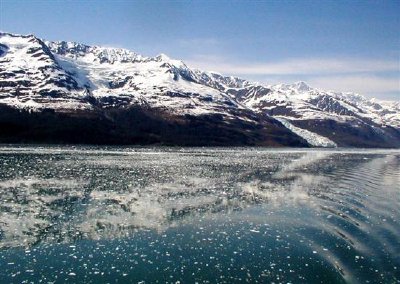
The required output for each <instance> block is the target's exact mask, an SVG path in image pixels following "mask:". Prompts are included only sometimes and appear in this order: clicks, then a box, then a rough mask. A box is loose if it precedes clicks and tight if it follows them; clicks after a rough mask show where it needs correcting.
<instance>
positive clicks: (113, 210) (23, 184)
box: [0, 146, 400, 283]
mask: <svg viewBox="0 0 400 284" xmlns="http://www.w3.org/2000/svg"><path fill="white" fill-rule="evenodd" d="M177 281H180V282H181V283H195V282H198V283H243V282H250V283H269V282H275V283H345V282H347V283H400V152H399V151H379V150H377V151H359V150H357V151H356V150H346V149H342V150H335V151H330V150H296V149H292V150H271V149H242V148H232V149H229V148H225V149H216V148H185V149H180V148H153V149H152V148H97V147H75V148H71V147H69V148H68V147H28V146H25V147H16V146H2V147H0V282H1V283H31V282H34V283H64V282H69V283H75V282H86V283H116V282H118V283H136V282H141V283H157V282H159V283H176V282H177Z"/></svg>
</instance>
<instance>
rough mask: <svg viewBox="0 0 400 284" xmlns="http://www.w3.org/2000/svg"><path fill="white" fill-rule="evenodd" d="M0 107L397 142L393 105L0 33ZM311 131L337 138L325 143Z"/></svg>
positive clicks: (399, 127) (398, 124) (399, 117)
mask: <svg viewBox="0 0 400 284" xmlns="http://www.w3.org/2000/svg"><path fill="white" fill-rule="evenodd" d="M0 104H4V105H9V106H12V107H14V108H20V109H29V110H32V111H42V110H45V109H52V110H56V111H57V112H61V111H66V112H68V111H69V110H72V111H75V110H92V109H99V108H100V109H107V108H114V109H123V108H127V107H129V106H133V105H138V106H146V107H147V108H150V109H157V110H163V111H166V112H168V113H171V114H173V115H178V116H185V115H193V116H201V115H217V116H221V118H222V119H221V121H225V122H226V123H229V121H230V120H240V121H242V122H243V123H247V122H251V123H254V124H257V123H259V122H258V121H259V117H260V116H263V117H265V118H268V119H270V120H271V121H273V119H271V117H274V118H277V119H278V120H279V119H284V121H285V123H283V125H285V127H286V128H287V129H289V130H290V131H292V132H293V133H296V134H297V135H298V136H301V137H303V138H305V139H306V140H307V141H309V143H311V144H313V143H317V144H318V145H324V146H330V145H334V144H337V145H338V146H342V145H343V144H340V143H339V142H338V141H336V140H335V139H340V135H347V134H349V135H353V136H354V139H356V140H358V139H362V138H357V137H367V139H370V137H371V136H374V137H375V138H374V139H375V140H376V141H375V142H374V143H375V144H373V145H379V143H381V142H380V140H379V137H378V136H379V135H381V136H382V135H383V138H382V139H381V140H382V143H389V144H390V145H392V143H391V142H390V141H391V140H394V141H396V140H397V139H400V138H399V137H400V101H399V102H390V101H380V100H377V99H367V98H365V97H364V96H362V95H359V94H355V93H349V92H346V93H341V92H332V91H324V90H320V89H316V88H313V87H311V86H309V85H307V84H306V83H305V82H301V81H300V82H296V83H294V84H275V85H268V84H261V83H257V82H252V81H249V80H245V79H242V78H238V77H233V76H224V75H222V74H219V73H217V72H208V71H201V70H197V69H193V68H190V67H188V66H187V65H186V64H185V63H184V62H183V61H181V60H174V59H171V58H169V57H168V56H166V55H165V54H160V55H158V56H156V57H145V56H142V55H140V54H138V53H135V52H133V51H130V50H128V49H123V48H110V47H101V46H97V45H93V46H90V45H86V44H81V43H76V42H66V41H44V40H41V39H38V38H36V37H35V36H33V35H25V36H21V35H15V34H9V33H0ZM256 117H258V118H256ZM293 121H296V123H295V124H293V123H292V122H293ZM317 124H318V125H320V126H316V125H317ZM279 125H280V124H279ZM280 127H282V126H280ZM318 127H320V128H321V127H323V128H327V127H328V128H329V127H332V132H337V131H338V132H339V133H341V134H340V135H337V136H334V138H332V137H333V136H332V135H331V134H330V133H329V131H328V132H327V131H326V129H325V131H322V130H323V129H318ZM333 128H335V130H334V129H333ZM285 131H287V130H285ZM324 136H329V137H330V139H333V140H335V141H331V140H329V139H328V138H326V137H324ZM321 137H322V138H321ZM315 141H317V142H315ZM348 141H351V140H349V139H348V140H347V142H346V143H348ZM331 142H332V143H331ZM351 143H353V142H351ZM354 143H356V142H354ZM357 143H358V142H357ZM345 145H346V144H345ZM393 145H396V143H394V144H393ZM399 145H400V143H399Z"/></svg>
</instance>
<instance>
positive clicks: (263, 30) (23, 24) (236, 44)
mask: <svg viewBox="0 0 400 284" xmlns="http://www.w3.org/2000/svg"><path fill="white" fill-rule="evenodd" d="M0 30H3V31H8V32H14V33H21V34H27V33H33V34H35V35H37V36H38V37H41V38H45V39H48V40H71V41H78V42H83V43H87V44H98V45H106V46H113V47H124V48H128V49H131V50H134V51H136V52H138V53H140V54H142V55H145V56H153V55H157V54H159V53H165V54H167V55H168V56H170V57H172V58H176V59H182V60H183V61H185V62H186V63H187V64H188V65H189V66H191V67H197V68H200V69H204V70H212V71H218V72H221V73H223V74H226V75H235V76H241V77H244V78H248V79H252V80H256V81H260V82H264V83H278V82H285V83H290V82H294V81H299V80H304V81H306V82H308V83H309V84H310V85H312V86H315V87H319V88H326V89H334V90H343V91H356V92H360V93H362V94H365V95H367V96H369V97H379V98H384V99H396V100H400V82H399V81H400V70H399V69H400V59H399V57H400V1H399V0H395V1H383V0H381V1H367V0H363V1H355V0H353V1H328V0H325V1H324V0H321V1H223V0H218V1H211V0H208V1H118V0H116V1H106V0H104V1H94V0H92V1H35V0H30V1H18V0H12V1H11V0H0Z"/></svg>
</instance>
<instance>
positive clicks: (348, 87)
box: [308, 75, 400, 99]
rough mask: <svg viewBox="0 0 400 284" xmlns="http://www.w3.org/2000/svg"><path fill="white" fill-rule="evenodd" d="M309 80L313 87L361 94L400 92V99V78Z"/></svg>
mask: <svg viewBox="0 0 400 284" xmlns="http://www.w3.org/2000/svg"><path fill="white" fill-rule="evenodd" d="M308 82H309V84H310V85H311V86H313V87H316V88H322V89H329V90H334V91H351V92H357V93H361V94H380V93H394V92H398V96H399V97H398V99H400V81H399V78H385V77H378V76H374V75H346V76H323V77H314V78H311V79H310V80H309V81H308Z"/></svg>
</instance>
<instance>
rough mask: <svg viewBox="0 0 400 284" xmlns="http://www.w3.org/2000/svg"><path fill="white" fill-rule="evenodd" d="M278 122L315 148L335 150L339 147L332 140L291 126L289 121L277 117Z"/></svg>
mask: <svg viewBox="0 0 400 284" xmlns="http://www.w3.org/2000/svg"><path fill="white" fill-rule="evenodd" d="M275 119H276V120H278V121H280V122H281V123H282V124H283V125H284V126H285V127H287V128H288V129H290V130H291V131H293V133H295V134H297V135H299V136H300V137H302V138H304V139H305V140H306V141H307V142H308V143H310V144H311V145H312V146H315V147H328V148H333V147H337V144H336V143H335V142H333V141H332V140H330V139H328V138H326V137H324V136H321V135H318V134H317V133H314V132H311V131H308V130H306V129H302V128H300V127H296V126H294V125H293V124H291V123H290V122H289V121H288V120H287V119H284V118H281V117H275Z"/></svg>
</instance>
